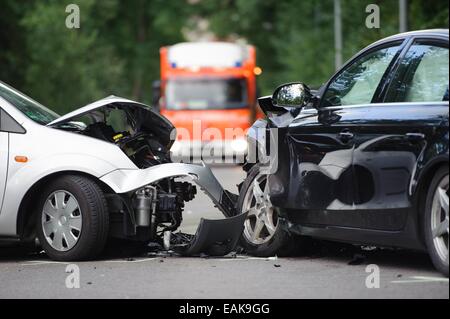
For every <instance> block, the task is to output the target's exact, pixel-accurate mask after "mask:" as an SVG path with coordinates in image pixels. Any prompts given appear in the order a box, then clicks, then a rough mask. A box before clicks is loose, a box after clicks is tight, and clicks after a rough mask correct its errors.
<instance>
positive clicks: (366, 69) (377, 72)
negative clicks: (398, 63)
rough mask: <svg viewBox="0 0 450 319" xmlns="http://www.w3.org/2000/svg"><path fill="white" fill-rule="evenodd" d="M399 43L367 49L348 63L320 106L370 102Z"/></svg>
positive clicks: (330, 86)
mask: <svg viewBox="0 0 450 319" xmlns="http://www.w3.org/2000/svg"><path fill="white" fill-rule="evenodd" d="M400 45H401V43H396V44H393V45H391V46H389V47H384V48H382V49H378V50H376V51H372V52H369V53H367V54H365V55H364V56H362V57H360V58H359V59H357V60H356V61H355V62H354V63H352V64H351V65H349V66H347V68H346V69H344V70H343V71H342V72H340V73H339V74H338V75H337V77H335V78H334V79H333V81H332V82H331V83H330V85H329V86H328V88H327V90H326V91H325V94H324V96H323V99H322V105H321V106H322V107H327V106H344V105H357V104H369V103H371V102H372V99H373V97H374V95H375V92H376V90H377V88H378V86H379V84H380V82H381V80H382V78H383V76H384V74H385V73H386V71H387V69H388V67H389V65H390V64H391V63H392V61H393V59H394V57H395V56H396V54H397V53H398V51H399V48H400Z"/></svg>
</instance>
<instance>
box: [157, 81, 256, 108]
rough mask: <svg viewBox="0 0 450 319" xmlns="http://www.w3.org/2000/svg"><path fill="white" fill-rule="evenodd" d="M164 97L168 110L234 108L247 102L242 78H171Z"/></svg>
mask: <svg viewBox="0 0 450 319" xmlns="http://www.w3.org/2000/svg"><path fill="white" fill-rule="evenodd" d="M166 99H167V103H166V105H167V106H166V107H167V109H169V110H208V109H215V110H218V109H236V108H243V107H246V106H247V104H248V103H247V88H246V81H245V80H244V79H192V78H189V79H172V80H169V81H168V82H167V87H166Z"/></svg>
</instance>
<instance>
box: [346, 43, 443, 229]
mask: <svg viewBox="0 0 450 319" xmlns="http://www.w3.org/2000/svg"><path fill="white" fill-rule="evenodd" d="M410 43H411V45H410V46H409V47H408V48H406V49H405V50H404V53H403V57H402V59H401V61H400V63H399V64H398V67H397V68H396V70H395V72H393V73H392V75H393V76H392V81H391V84H390V86H389V89H388V90H387V94H386V97H385V98H384V103H375V104H372V105H368V106H367V107H365V108H364V112H362V113H361V118H360V123H359V127H357V128H356V129H355V131H354V134H355V152H354V158H353V163H354V170H355V182H356V185H357V187H356V189H357V192H356V194H355V195H356V196H355V214H356V215H359V216H364V220H365V221H366V223H365V225H364V228H369V229H379V230H388V231H396V230H402V229H403V228H404V227H405V226H406V223H407V218H408V213H409V211H410V209H411V207H412V205H413V203H412V201H411V187H412V186H413V185H412V181H413V176H414V173H415V171H416V170H417V167H418V165H419V162H420V160H421V158H422V156H423V152H424V150H425V148H426V147H427V145H431V144H432V141H433V137H434V135H435V134H437V133H438V132H437V131H436V128H437V127H439V125H440V123H442V120H443V119H444V118H445V117H446V116H447V117H448V107H449V106H448V79H449V66H448V59H449V56H448V40H447V41H445V40H438V39H434V40H431V39H414V40H411V42H410Z"/></svg>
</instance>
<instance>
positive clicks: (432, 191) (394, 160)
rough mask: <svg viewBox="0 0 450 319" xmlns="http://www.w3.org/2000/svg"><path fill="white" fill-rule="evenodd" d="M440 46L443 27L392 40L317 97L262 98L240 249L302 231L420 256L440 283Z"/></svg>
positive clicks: (361, 56) (272, 246) (293, 93)
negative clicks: (427, 260) (426, 256)
mask: <svg viewBox="0 0 450 319" xmlns="http://www.w3.org/2000/svg"><path fill="white" fill-rule="evenodd" d="M448 46H449V31H448V30H426V31H416V32H409V33H403V34H399V35H395V36H391V37H389V38H386V39H383V40H381V41H378V42H376V43H374V44H372V45H370V46H369V47H367V48H365V49H364V50H362V51H361V52H360V53H358V54H357V55H356V56H355V57H353V58H352V59H351V60H350V61H349V62H348V63H346V64H345V65H344V66H343V67H342V69H341V70H339V71H338V72H337V73H336V74H335V75H333V77H332V78H331V79H330V80H329V81H328V82H327V83H326V84H325V85H323V86H322V87H321V88H320V89H319V90H317V91H312V90H310V89H309V88H308V87H307V86H306V85H304V84H302V83H290V84H286V85H283V86H281V87H279V88H278V89H277V90H276V91H275V93H274V95H273V96H271V97H263V98H260V99H259V103H260V106H261V108H262V109H263V111H264V112H265V113H266V115H267V117H266V119H264V120H259V121H257V122H256V123H255V124H254V126H253V127H252V128H251V130H250V131H249V134H248V139H249V144H250V145H251V147H250V150H249V156H248V163H247V164H246V165H245V166H244V169H245V170H246V171H247V173H248V176H247V179H246V180H245V182H244V183H243V184H241V186H240V197H239V210H240V211H241V212H248V218H247V220H246V223H245V229H244V234H243V236H242V239H241V242H242V246H243V247H244V248H245V249H246V250H247V251H248V252H249V253H251V254H254V255H258V256H269V255H274V254H281V253H283V252H287V251H288V250H289V249H290V247H292V246H293V245H299V244H300V243H301V242H302V238H305V237H306V236H309V237H314V238H320V239H326V240H335V241H342V242H349V243H354V244H361V245H375V246H382V247H400V248H407V249H414V250H421V251H428V253H429V255H430V257H431V259H432V261H433V263H434V265H435V266H436V268H437V269H438V270H440V271H441V272H442V273H444V274H445V275H446V276H448V269H449V261H448V242H449V228H448V219H449V217H448V194H449V102H448V94H449V93H448V91H449V86H448V83H449V53H448ZM252 146H254V147H252Z"/></svg>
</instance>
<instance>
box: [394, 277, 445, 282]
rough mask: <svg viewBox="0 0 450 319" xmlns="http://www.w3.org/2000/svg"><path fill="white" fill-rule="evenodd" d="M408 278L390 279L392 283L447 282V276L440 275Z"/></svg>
mask: <svg viewBox="0 0 450 319" xmlns="http://www.w3.org/2000/svg"><path fill="white" fill-rule="evenodd" d="M409 278H410V279H406V280H394V281H391V283H393V284H413V283H430V282H447V283H448V278H442V277H426V276H412V277H409Z"/></svg>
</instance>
